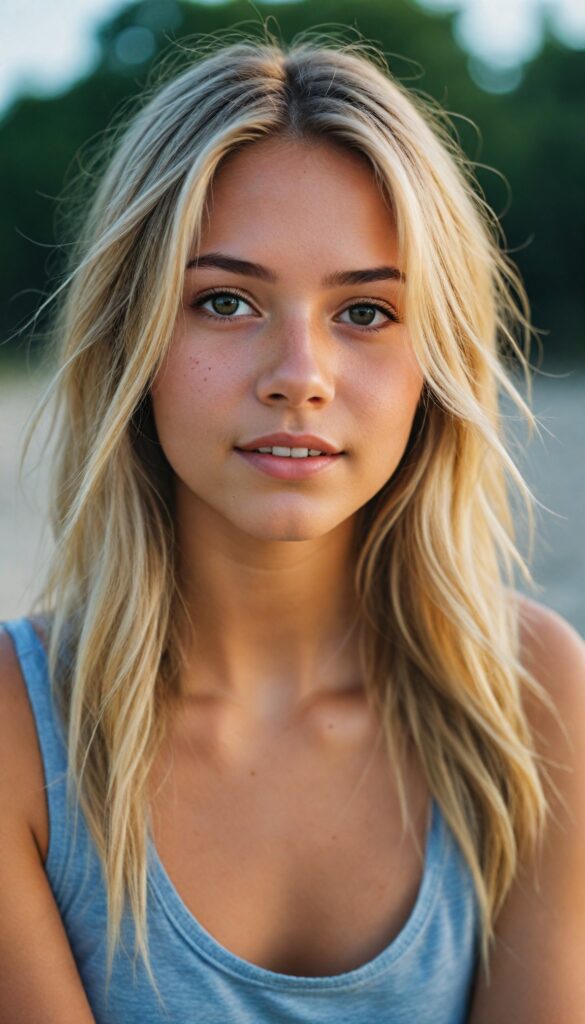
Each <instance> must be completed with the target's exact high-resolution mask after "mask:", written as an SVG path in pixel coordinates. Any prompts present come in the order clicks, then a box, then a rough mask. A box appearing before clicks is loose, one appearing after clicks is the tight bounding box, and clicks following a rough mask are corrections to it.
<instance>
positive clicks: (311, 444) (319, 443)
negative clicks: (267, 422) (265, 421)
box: [235, 433, 342, 455]
mask: <svg viewBox="0 0 585 1024" xmlns="http://www.w3.org/2000/svg"><path fill="white" fill-rule="evenodd" d="M235 447H236V448H237V449H238V450H239V451H243V452H253V451H255V450H256V449H258V448H277V447H282V448H312V449H314V450H316V451H320V452H323V453H324V454H325V455H341V454H342V449H341V448H339V447H338V446H337V445H335V444H333V443H332V442H331V441H327V440H326V438H324V437H318V436H317V434H286V433H279V434H263V435H262V436H261V437H255V438H253V439H252V440H251V441H246V442H245V443H244V444H239V445H236V446H235Z"/></svg>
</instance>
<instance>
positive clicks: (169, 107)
mask: <svg viewBox="0 0 585 1024" xmlns="http://www.w3.org/2000/svg"><path fill="white" fill-rule="evenodd" d="M224 39H225V37H224ZM118 135H119V137H118V139H117V143H116V147H115V149H114V152H113V155H112V156H111V158H110V159H109V162H108V164H107V167H106V170H105V173H103V175H102V176H101V179H100V181H99V184H98V186H97V188H96V189H95V191H94V195H93V198H92V202H91V205H90V208H89V212H88V213H87V216H86V219H85V222H84V224H83V226H82V228H81V229H80V232H79V241H78V243H77V244H76V247H75V252H74V255H73V261H72V264H71V266H70V268H69V270H68V273H67V277H66V279H65V280H64V282H63V284H62V285H61V287H60V289H59V290H58V291H59V295H58V298H59V305H58V314H57V318H56V320H55V333H56V338H57V365H56V369H55V372H54V374H53V378H52V380H51V383H50V385H49V387H48V389H47V390H46V392H45V393H44V395H43V396H42V398H41V401H40V403H39V406H38V409H37V412H36V416H35V418H34V419H33V422H32V425H31V427H30V430H29V435H28V440H27V443H26V446H28V441H30V436H31V434H32V433H33V431H34V429H35V425H36V424H38V420H39V418H40V416H41V414H42V413H43V411H44V410H45V408H46V407H47V406H48V405H50V404H51V403H53V428H54V429H53V430H52V431H51V436H53V435H54V434H56V436H57V442H56V444H55V446H54V455H53V459H54V461H53V465H52V493H51V523H52V530H53V534H54V540H55V545H54V554H53V556H52V561H51V563H50V565H49V569H48V572H47V577H46V580H45V581H44V587H43V589H42V591H41V592H40V595H39V597H38V600H37V601H36V603H35V608H40V609H42V610H43V611H44V613H45V614H46V615H47V616H48V618H49V620H50V630H49V643H48V656H49V673H50V678H51V685H52V687H53V689H54V691H55V692H56V695H57V697H58V701H59V707H60V710H61V714H62V716H63V721H64V724H65V728H66V735H67V743H68V751H69V774H68V781H69V795H70V798H71V800H72V801H73V803H74V804H75V805H76V806H77V805H80V806H81V807H82V809H83V811H84V814H85V817H86V820H87V823H88V826H89V829H90V831H91V834H92V836H93V839H94V840H95V843H96V846H97V850H98V853H99V856H100V858H101V861H102V863H103V868H104V875H105V880H106V885H107V896H108V936H107V952H108V979H109V978H110V974H111V966H112V962H113V957H114V954H115V951H116V947H117V943H118V942H119V940H120V934H121V921H122V916H123V913H124V910H125V907H126V906H127V905H129V907H130V910H131V914H132V918H133V921H134V926H135V937H136V945H135V956H138V955H139V954H140V955H141V956H142V958H143V961H144V964H145V966H146V968H147V970H148V972H149V976H150V978H151V980H152V981H153V983H154V984H155V986H156V982H155V979H154V976H153V973H152V970H151V964H150V960H149V952H148V934H147V915H146V910H147V891H148V890H147V874H148V873H147V850H148V836H149V829H150V818H149V803H148V785H147V783H148V778H149V772H150V770H151V767H152V765H153V760H154V757H155V755H156V753H157V751H158V750H159V747H160V744H161V742H162V740H163V738H164V736H165V730H166V728H167V723H168V720H169V718H168V714H169V708H170V706H171V701H172V698H173V695H174V694H175V693H176V689H177V679H178V673H179V670H180V667H181V664H182V662H183V659H184V657H185V654H184V649H183V646H182V638H183V637H184V636H185V629H186V628H187V629H189V628H191V627H192V625H193V624H191V623H189V621H188V613H187V609H186V604H185V602H184V600H183V597H182V588H181V580H180V573H179V565H178V561H177V558H176V542H175V540H176V539H175V518H174V507H173V485H172V472H171V470H170V467H169V465H168V463H167V462H166V459H165V458H164V455H162V454H161V450H160V447H159V446H158V445H157V438H156V429H155V426H154V421H153V417H152V410H151V404H150V387H151V384H152V381H153V378H154V376H155V375H156V373H157V370H158V369H159V368H160V366H161V364H162V362H163V360H164V357H165V353H166V352H167V349H168V346H169V343H170V339H171V335H172V331H173V326H174V323H175V319H176V317H177V313H178V310H179V308H180V301H181V289H182V282H183V274H184V268H185V264H186V261H187V258H188V254H189V253H190V252H191V250H192V247H193V244H194V240H195V246H196V247H197V243H198V239H199V238H200V232H201V225H202V218H203V214H204V208H205V202H206V197H207V195H208V191H209V187H210V185H211V183H212V181H213V178H214V175H215V174H216V172H217V170H218V168H219V167H220V165H221V164H222V161H223V160H224V158H225V157H227V156H228V155H229V154H231V153H233V152H235V151H236V150H240V149H242V147H244V146H251V145H254V144H255V143H256V142H258V141H259V140H261V139H266V138H267V137H281V138H287V139H299V140H321V141H322V142H328V143H330V144H331V145H335V146H338V147H342V148H343V149H345V150H348V149H349V150H351V151H353V152H354V153H358V154H361V155H362V157H363V158H364V159H365V160H366V161H367V162H368V164H369V166H370V167H371V169H372V172H373V174H374V176H375V181H376V183H377V185H378V187H379V189H380V191H381V194H382V195H383V197H384V198H385V201H386V202H387V203H388V204H389V205H390V207H391V209H392V212H393V215H394V218H395V222H396V227H397V232H398V240H399V249H400V253H401V260H402V266H403V268H404V270H405V273H406V286H405V320H406V322H407V324H408V328H409V332H410V337H411V339H412V346H413V349H414V352H415V354H416V357H417V359H418V362H419V364H420V366H421V369H422V371H423V375H424V387H423V394H422V398H421V402H420V407H419V410H418V412H417V415H416V417H415V422H414V426H413V431H412V434H411V438H410V440H409V444H408V446H407V450H406V452H405V455H404V457H403V459H402V460H401V463H400V465H399V467H398V469H397V471H396V472H395V473H394V474H393V476H392V478H391V479H390V480H389V481H388V483H387V484H386V485H385V486H384V487H383V488H382V489H381V491H380V492H379V493H378V494H377V495H376V496H375V497H374V498H372V500H371V501H370V502H368V504H367V505H366V506H365V507H364V508H363V509H362V510H360V513H359V516H358V523H357V540H358V544H357V557H356V564H355V593H356V598H357V603H358V608H359V630H360V651H361V656H362V663H363V683H364V686H365V690H366V694H367V697H368V700H369V702H370V703H371V705H372V707H374V708H375V709H376V711H377V713H378V714H379V715H380V720H381V723H382V733H383V736H384V737H385V740H386V744H387V750H388V754H389V762H390V763H389V771H390V770H392V771H397V772H398V785H399V794H400V801H401V808H402V815H403V822H409V814H408V807H407V805H406V800H405V796H404V784H403V779H402V776H401V775H400V770H399V765H400V764H402V763H403V761H402V755H403V753H404V751H405V750H406V748H407V747H408V749H409V750H411V751H413V752H414V753H415V755H416V757H417V758H418V760H419V762H420V765H421V766H422V769H423V771H424V775H425V778H426V781H427V783H428V786H429V788H430V791H431V793H432V794H433V795H434V797H435V798H436V799H437V801H438V802H439V804H440V806H441V808H442V811H443V813H444V815H445V817H446V820H447V822H448V824H449V825H450V827H451V829H452V831H453V833H454V835H455V837H456V840H457V842H458V843H459V846H460V849H461V851H462V853H463V855H464V857H465V860H466V862H467V864H468V866H469V869H470V871H471V874H472V878H473V882H474V889H475V892H476V896H477V900H478V905H479V907H480V911H481V914H480V916H481V958H482V962H483V964H484V965H485V967H486V969H487V970H488V974H489V953H490V948H491V943H492V941H493V939H494V922H495V919H496V917H497V914H498V911H499V909H500V908H501V906H502V903H503V901H504V899H505V897H506V894H507V892H508V891H509V888H510V886H511V883H512V881H513V879H514V877H515V875H516V872H517V870H518V868H519V865H520V862H521V861H522V860H523V858H525V857H529V856H530V855H531V854H532V853H533V852H535V850H536V847H537V846H538V845H539V843H540V841H541V839H542V834H543V828H544V824H545V821H546V818H547V814H548V810H549V808H548V804H547V801H546V797H545V793H544V788H543V784H542V771H543V770H544V768H543V766H542V765H541V764H540V762H543V761H544V758H542V757H540V756H539V755H538V754H537V752H536V748H535V745H534V743H533V737H532V734H531V730H530V728H529V724H528V720H527V717H526V715H525V710H524V707H525V705H524V695H525V693H526V691H528V690H529V691H530V692H531V693H532V694H533V695H534V696H536V697H537V698H538V699H540V700H541V701H544V702H546V703H547V704H548V706H549V707H552V704H551V702H550V698H548V697H547V696H546V695H545V692H544V690H543V689H542V688H541V687H540V686H539V685H538V684H537V683H536V681H535V679H533V678H532V677H531V676H530V675H529V674H528V673H527V671H526V670H525V669H524V668H523V666H522V664H521V660H520V654H519V644H520V638H519V606H518V598H517V593H516V591H515V589H514V578H515V576H516V574H517V572H518V570H520V572H522V573H524V575H525V576H526V578H527V579H528V578H529V575H528V570H527V569H526V566H525V562H524V559H523V557H522V556H521V555H520V554H519V551H518V548H517V545H516V541H515V531H514V525H515V524H514V520H515V518H516V517H517V513H515V514H512V512H511V506H510V497H509V490H510V486H513V487H514V488H515V489H516V490H517V491H518V492H519V493H520V495H521V496H523V498H524V499H525V504H526V508H527V512H528V513H529V511H530V493H529V491H528V489H527V487H526V485H525V484H524V482H523V480H522V477H521V476H520V474H519V473H518V471H517V469H516V468H515V465H514V462H513V460H512V459H511V457H510V454H509V452H508V449H507V444H506V438H505V434H504V430H503V425H502V414H501V411H500V398H501V396H502V394H504V393H505V394H506V395H507V396H508V398H509V399H512V401H513V402H514V403H515V406H516V408H517V409H518V410H519V411H520V412H521V413H522V415H524V416H526V417H527V419H528V420H529V421H530V420H531V419H532V417H531V413H530V411H529V409H528V407H527V405H526V403H525V402H524V400H523V398H522V397H521V395H520V392H519V390H518V388H517V387H516V386H515V384H514V383H513V375H511V374H510V372H509V368H508V366H507V355H509V353H510V352H514V353H515V360H516V364H517V365H524V366H526V365H527V363H526V356H525V352H526V347H527V345H528V343H529V342H530V340H531V335H532V334H533V333H534V330H533V328H532V327H531V324H530V316H529V306H528V301H527V298H526V294H525V291H524V289H523V285H522V282H521V280H520V278H519V275H518V273H517V271H516V269H515V267H514V264H513V263H512V262H511V261H510V260H509V258H508V256H507V255H506V252H505V245H504V244H503V242H504V239H503V235H502V232H501V229H500V227H499V224H498V221H497V218H496V216H495V215H494V214H493V213H492V212H491V211H490V209H489V208H488V206H487V204H486V202H485V199H484V198H483V195H482V193H481V190H480V189H479V187H478V185H477V182H476V180H475V177H474V168H473V165H472V164H471V162H470V161H468V160H467V159H466V158H465V156H464V155H463V153H462V151H461V150H460V148H459V146H458V143H457V141H456V135H455V133H454V131H453V130H452V126H451V122H450V121H449V118H448V117H447V115H446V114H445V113H444V112H443V111H442V110H441V109H440V108H439V107H437V106H435V105H434V104H433V103H432V102H431V101H429V100H428V99H425V98H422V97H421V96H419V95H418V94H417V93H414V92H412V91H409V90H407V89H406V88H405V87H404V86H403V85H402V84H401V83H400V82H399V81H396V80H395V79H394V78H393V76H392V75H391V73H390V71H389V69H388V67H387V65H386V63H385V61H384V58H383V56H382V55H381V54H380V53H379V52H377V50H376V49H375V48H374V47H372V46H370V45H369V44H367V43H365V42H363V41H362V40H359V39H358V40H357V41H355V40H352V41H350V42H347V41H343V40H341V41H340V40H339V39H337V38H335V37H334V36H332V35H330V34H329V35H322V34H313V35H311V34H305V35H304V36H301V37H296V39H295V40H294V41H293V43H292V44H291V45H290V46H285V45H284V44H282V43H280V42H277V41H275V40H274V38H272V37H264V38H257V39H256V38H250V37H246V36H244V37H242V36H241V35H238V37H237V38H232V39H231V40H228V43H227V45H226V44H225V41H224V42H223V43H222V42H221V41H220V40H217V39H216V40H212V42H211V43H210V42H209V40H206V41H205V43H204V45H203V46H199V48H198V49H193V50H192V51H190V56H189V61H188V65H187V67H186V68H183V70H181V71H180V72H179V73H176V71H175V74H174V76H173V77H172V78H171V80H170V81H168V82H167V83H166V84H164V85H163V86H162V87H159V88H157V89H156V90H154V91H153V92H152V94H151V95H149V96H147V97H146V100H145V101H144V103H143V105H142V106H141V108H140V109H139V110H138V111H137V112H135V113H134V114H133V115H132V117H131V119H130V120H129V123H128V124H127V125H126V126H125V127H124V128H123V130H122V131H120V132H119V133H118ZM65 655H66V656H65ZM364 842H367V837H364Z"/></svg>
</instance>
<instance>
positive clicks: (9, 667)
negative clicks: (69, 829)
mask: <svg viewBox="0 0 585 1024" xmlns="http://www.w3.org/2000/svg"><path fill="white" fill-rule="evenodd" d="M44 784H45V780H44V772H43V763H42V758H41V752H40V747H39V742H38V737H37V731H36V726H35V721H34V716H33V712H32V708H31V705H30V701H29V699H28V694H27V690H26V685H25V682H24V679H23V677H22V672H21V670H20V664H19V661H18V658H17V656H16V651H15V650H14V646H13V643H12V639H11V637H10V636H9V634H8V632H7V631H6V630H5V629H3V628H2V627H0V802H1V807H2V817H3V820H4V821H6V820H9V819H10V820H14V821H16V820H18V819H21V820H22V821H23V822H25V823H26V824H27V825H28V827H29V828H30V829H31V831H32V834H33V837H34V839H35V842H36V843H37V846H38V848H39V853H40V854H41V857H42V859H43V860H44V859H45V857H46V852H47V846H48V832H49V827H48V813H47V805H46V798H45V791H44Z"/></svg>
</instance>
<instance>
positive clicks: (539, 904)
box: [469, 598, 585, 1024]
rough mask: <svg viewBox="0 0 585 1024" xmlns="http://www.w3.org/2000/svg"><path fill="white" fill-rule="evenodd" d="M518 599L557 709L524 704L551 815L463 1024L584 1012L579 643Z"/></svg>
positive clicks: (583, 724) (584, 663) (511, 897)
mask: <svg viewBox="0 0 585 1024" xmlns="http://www.w3.org/2000/svg"><path fill="white" fill-rule="evenodd" d="M519 600H520V624H521V631H520V640H521V658H522V661H523V664H524V666H525V667H526V668H527V669H528V671H529V672H530V673H531V674H532V676H533V677H534V678H535V679H536V681H537V682H538V683H539V684H540V686H541V687H542V688H543V690H545V692H546V694H547V695H548V696H549V697H550V698H551V700H552V702H553V704H554V707H555V709H556V714H551V713H550V712H549V711H548V710H547V708H546V707H543V705H542V703H541V702H539V701H536V700H534V701H532V700H529V701H528V702H527V704H526V712H527V719H528V721H529V726H530V727H531V731H532V733H533V737H534V745H535V749H536V751H537V753H538V755H540V756H542V758H543V759H544V763H545V764H546V770H545V771H544V772H543V773H542V780H543V788H544V790H545V794H546V797H547V800H548V803H549V808H550V814H549V817H548V821H547V825H546V828H545V834H544V836H543V843H542V846H541V849H540V852H539V854H538V857H537V860H536V861H535V862H534V863H532V864H530V865H519V869H518V873H517V878H516V880H515V882H514V884H513V886H512V889H511V890H510V892H509V894H508V896H507V897H506V901H505V903H504V906H503V908H502V910H501V912H500V915H499V917H498V919H497V921H496V923H495V932H496V943H495V946H494V950H493V954H492V960H491V979H490V982H489V983H488V981H487V979H486V978H485V977H483V976H482V977H481V978H478V979H477V984H476V990H475V993H474V1000H473V1004H472V1010H471V1014H470V1016H469V1024H488V1022H493V1021H494V1020H497V1021H498V1022H499V1024H550V1022H551V1021H553V1020H554V1021H557V1020H558V1021H559V1022H563V1024H564V1022H565V1021H566V1022H567V1024H569V1022H573V1021H575V1022H576V1021H578V1020H581V1019H583V1007H584V1006H585V974H584V973H583V967H582V965H583V959H584V958H585V872H584V871H583V864H584V863H585V643H584V642H583V640H582V639H581V637H580V636H579V634H578V632H577V631H576V630H575V629H574V628H573V627H572V626H571V625H570V624H569V623H568V622H566V621H565V620H564V619H563V618H562V617H561V616H560V615H557V614H556V613H555V612H553V611H551V610H550V609H548V608H546V607H544V606H543V605H541V604H539V603H538V602H535V601H532V600H529V599H527V598H520V599H519Z"/></svg>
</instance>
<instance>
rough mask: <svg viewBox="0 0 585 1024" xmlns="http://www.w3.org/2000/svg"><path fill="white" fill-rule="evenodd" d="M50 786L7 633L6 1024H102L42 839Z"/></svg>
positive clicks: (1, 637) (2, 646)
mask: <svg viewBox="0 0 585 1024" xmlns="http://www.w3.org/2000/svg"><path fill="white" fill-rule="evenodd" d="M43 786H44V776H43V767H42V761H41V755H40V750H39V746H38V741H37V735H36V728H35V724H34V718H33V714H32V710H31V707H30V703H29V700H28V695H27V693H26V687H25V684H24V680H23V678H22V674H21V672H20V668H19V664H18V659H17V657H16V654H15V652H14V648H13V646H12V642H11V640H10V637H9V636H8V635H7V633H6V632H5V630H2V629H0V1024H95V1022H94V1017H93V1015H92V1012H91V1007H90V1005H89V1003H88V1001H87V996H86V994H85V991H84V989H83V985H82V983H81V979H80V977H79V973H78V971H77V966H76V964H75V960H74V958H73V954H72V952H71V947H70V945H69V941H68V939H67V935H66V932H65V929H64V927H63V922H62V920H61V915H60V914H59V910H58V907H57V904H56V903H55V899H54V897H53V894H52V891H51V888H50V885H49V882H48V879H47V876H46V874H45V869H44V866H43V859H42V853H41V850H40V848H39V844H38V836H37V835H35V823H38V821H39V814H40V815H41V816H42V815H45V816H46V813H47V812H46V803H45V793H44V789H43Z"/></svg>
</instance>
